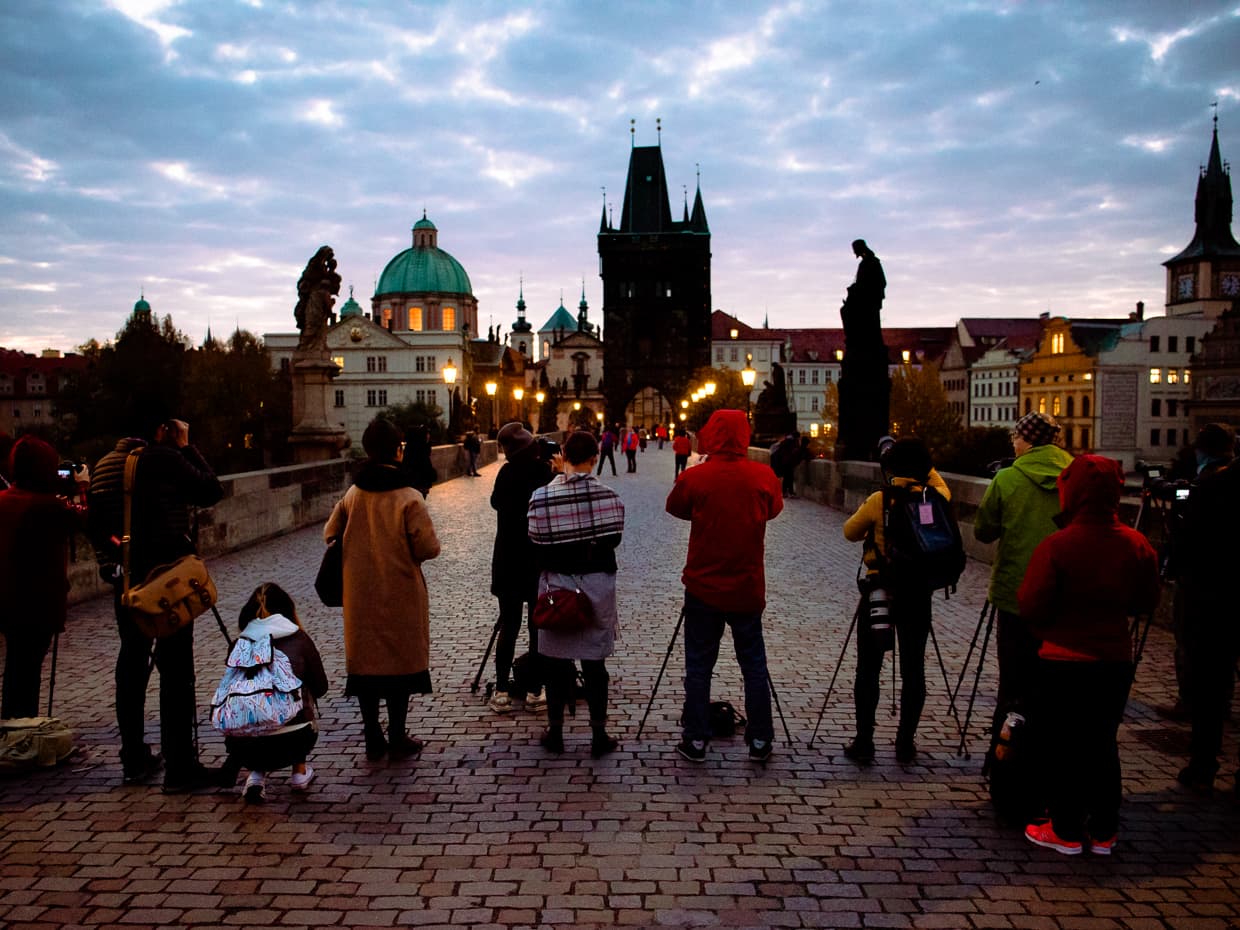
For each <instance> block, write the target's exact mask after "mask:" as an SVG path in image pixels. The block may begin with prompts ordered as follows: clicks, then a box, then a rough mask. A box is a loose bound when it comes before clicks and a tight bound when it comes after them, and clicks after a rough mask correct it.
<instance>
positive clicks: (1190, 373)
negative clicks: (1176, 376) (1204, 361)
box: [1184, 368, 1193, 384]
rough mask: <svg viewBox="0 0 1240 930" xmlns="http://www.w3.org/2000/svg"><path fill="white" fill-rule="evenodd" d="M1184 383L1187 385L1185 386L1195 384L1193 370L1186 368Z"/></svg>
mask: <svg viewBox="0 0 1240 930" xmlns="http://www.w3.org/2000/svg"><path fill="white" fill-rule="evenodd" d="M1184 383H1185V384H1192V383H1193V371H1192V369H1191V368H1185V369H1184Z"/></svg>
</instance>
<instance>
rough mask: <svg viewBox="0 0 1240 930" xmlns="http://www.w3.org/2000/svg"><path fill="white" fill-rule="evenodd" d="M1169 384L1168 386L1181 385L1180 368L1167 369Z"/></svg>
mask: <svg viewBox="0 0 1240 930" xmlns="http://www.w3.org/2000/svg"><path fill="white" fill-rule="evenodd" d="M1167 383H1168V384H1179V383H1180V369H1178V368H1168V369H1167Z"/></svg>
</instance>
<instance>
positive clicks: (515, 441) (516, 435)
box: [495, 420, 534, 456]
mask: <svg viewBox="0 0 1240 930" xmlns="http://www.w3.org/2000/svg"><path fill="white" fill-rule="evenodd" d="M495 439H496V441H497V442H498V443H499V447H500V448H501V449H503V450H504V455H507V456H513V455H516V454H517V453H518V452H520V451H521V450H522V449H527V448H529V447H530V446H532V445H533V444H534V435H533V434H532V433H531V432H530V431H529V430H527V429H526V428H525V427H524V426H522V425H521V424H520V423H518V422H517V421H516V420H513V421H512V422H511V423H505V424H504V425H503V426H502V427H500V431H499V433H498V434H496V436H495Z"/></svg>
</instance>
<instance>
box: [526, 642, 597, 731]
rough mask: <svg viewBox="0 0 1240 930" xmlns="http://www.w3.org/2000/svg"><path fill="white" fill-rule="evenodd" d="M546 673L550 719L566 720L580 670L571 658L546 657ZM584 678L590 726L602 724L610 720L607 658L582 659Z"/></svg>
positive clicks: (549, 720) (558, 722)
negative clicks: (608, 716) (565, 715)
mask: <svg viewBox="0 0 1240 930" xmlns="http://www.w3.org/2000/svg"><path fill="white" fill-rule="evenodd" d="M542 664H543V675H544V676H545V677H546V681H547V722H548V723H553V724H562V723H564V708H565V707H567V706H568V704H569V702H570V701H571V700H572V697H573V682H574V681H575V680H576V677H577V670H576V668H575V667H574V666H573V660H572V659H550V658H547V657H545V656H544V657H543V660H542ZM581 678H582V681H583V682H584V683H585V687H584V691H585V697H586V706H587V707H589V708H590V724H591V726H596V727H601V726H603V725H604V724H606V723H607V684H608V682H610V681H611V676H609V675H608V674H607V662H606V660H604V659H582V660H581Z"/></svg>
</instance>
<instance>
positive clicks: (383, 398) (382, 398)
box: [379, 391, 387, 407]
mask: <svg viewBox="0 0 1240 930" xmlns="http://www.w3.org/2000/svg"><path fill="white" fill-rule="evenodd" d="M379 406H380V407H386V406H387V391H380V392H379Z"/></svg>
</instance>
